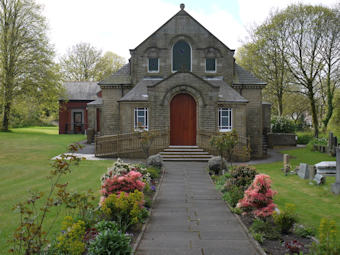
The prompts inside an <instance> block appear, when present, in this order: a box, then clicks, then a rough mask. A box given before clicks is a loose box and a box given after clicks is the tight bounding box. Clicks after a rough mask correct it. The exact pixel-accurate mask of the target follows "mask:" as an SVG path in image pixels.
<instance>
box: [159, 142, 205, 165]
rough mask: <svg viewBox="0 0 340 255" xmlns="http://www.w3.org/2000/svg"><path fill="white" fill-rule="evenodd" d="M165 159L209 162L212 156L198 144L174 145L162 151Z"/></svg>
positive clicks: (161, 153)
mask: <svg viewBox="0 0 340 255" xmlns="http://www.w3.org/2000/svg"><path fill="white" fill-rule="evenodd" d="M160 155H161V157H162V159H163V161H203V162H207V161H208V160H209V159H210V158H211V157H212V156H211V155H210V154H209V153H208V152H206V151H204V150H203V149H200V148H199V147H198V146H179V145H178V146H174V145H170V146H169V147H168V148H167V149H164V151H162V152H160Z"/></svg>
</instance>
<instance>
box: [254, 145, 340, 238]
mask: <svg viewBox="0 0 340 255" xmlns="http://www.w3.org/2000/svg"><path fill="white" fill-rule="evenodd" d="M282 153H286V154H289V155H290V156H292V157H293V159H291V161H290V162H291V165H292V167H293V169H295V166H297V165H299V164H300V163H308V164H316V163H318V162H320V161H335V158H334V157H330V156H329V155H327V154H325V153H320V152H312V151H309V150H308V149H306V148H301V149H295V150H288V151H283V152H282ZM255 167H256V169H257V170H258V172H260V173H265V174H268V175H270V177H271V179H272V181H273V183H272V187H273V189H274V190H276V191H277V192H278V193H277V195H276V196H275V197H274V202H275V203H276V204H277V205H278V207H279V208H283V207H284V205H285V203H293V204H295V205H296V209H297V213H298V215H299V221H300V222H301V223H303V224H307V225H311V226H314V227H315V228H318V227H319V224H320V220H321V218H323V217H329V218H331V219H333V220H335V221H336V224H337V229H338V231H339V232H340V196H339V195H338V196H336V195H334V194H333V193H332V192H331V185H332V184H333V183H334V182H335V177H327V178H326V179H327V180H326V185H322V186H317V185H311V184H309V180H303V179H301V178H300V177H298V176H297V175H289V176H284V174H283V172H282V170H281V168H283V163H282V162H276V163H270V164H259V165H256V166H255ZM338 238H339V240H340V235H338Z"/></svg>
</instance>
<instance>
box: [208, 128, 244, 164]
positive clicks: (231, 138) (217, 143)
mask: <svg viewBox="0 0 340 255" xmlns="http://www.w3.org/2000/svg"><path fill="white" fill-rule="evenodd" d="M237 143H238V134H237V132H236V130H235V129H233V130H232V131H231V132H225V133H221V134H219V135H216V136H213V137H212V138H211V140H210V144H211V145H212V146H213V147H215V148H216V149H217V150H218V152H219V154H220V156H221V169H223V168H224V163H223V161H224V160H223V159H224V157H223V156H224V154H225V153H226V154H227V156H228V160H229V162H230V165H231V166H232V156H233V154H234V149H235V146H236V145H237Z"/></svg>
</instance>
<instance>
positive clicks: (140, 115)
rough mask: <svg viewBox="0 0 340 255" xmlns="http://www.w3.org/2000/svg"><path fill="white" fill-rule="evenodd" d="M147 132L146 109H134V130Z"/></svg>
mask: <svg viewBox="0 0 340 255" xmlns="http://www.w3.org/2000/svg"><path fill="white" fill-rule="evenodd" d="M143 129H144V130H148V108H135V130H143Z"/></svg>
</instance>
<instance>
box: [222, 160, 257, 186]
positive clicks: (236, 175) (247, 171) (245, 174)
mask: <svg viewBox="0 0 340 255" xmlns="http://www.w3.org/2000/svg"><path fill="white" fill-rule="evenodd" d="M256 175H257V172H256V168H254V167H251V166H248V165H240V166H237V167H235V168H234V169H233V170H231V171H230V178H229V179H227V180H226V182H225V185H224V188H225V190H227V191H228V190H230V189H231V188H232V187H234V186H237V187H238V188H240V189H241V190H242V191H245V190H246V189H247V188H248V187H249V185H250V184H251V183H252V181H253V180H254V178H255V176H256Z"/></svg>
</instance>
